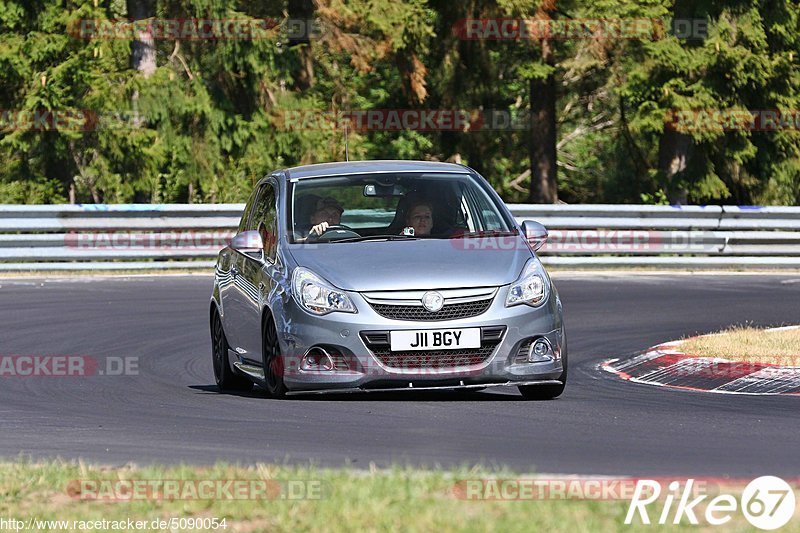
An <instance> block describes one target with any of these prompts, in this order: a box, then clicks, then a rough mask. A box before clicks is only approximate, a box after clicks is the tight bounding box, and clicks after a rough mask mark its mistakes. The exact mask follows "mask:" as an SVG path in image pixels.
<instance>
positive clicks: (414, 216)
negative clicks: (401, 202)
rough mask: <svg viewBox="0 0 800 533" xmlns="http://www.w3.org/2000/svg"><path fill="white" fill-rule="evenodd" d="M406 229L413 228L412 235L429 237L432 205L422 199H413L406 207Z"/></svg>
mask: <svg viewBox="0 0 800 533" xmlns="http://www.w3.org/2000/svg"><path fill="white" fill-rule="evenodd" d="M405 223H406V227H412V228H414V235H430V234H431V229H432V228H433V204H431V202H429V201H428V200H425V199H423V198H416V199H414V200H413V201H412V202H411V204H410V205H409V206H408V211H407V212H406V218H405Z"/></svg>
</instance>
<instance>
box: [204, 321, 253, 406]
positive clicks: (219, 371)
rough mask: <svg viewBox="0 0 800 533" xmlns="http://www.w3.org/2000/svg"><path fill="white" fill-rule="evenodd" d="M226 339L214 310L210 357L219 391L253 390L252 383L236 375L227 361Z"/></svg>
mask: <svg viewBox="0 0 800 533" xmlns="http://www.w3.org/2000/svg"><path fill="white" fill-rule="evenodd" d="M229 348H230V346H229V345H228V339H227V338H225V331H223V329H222V320H221V319H220V317H219V313H218V312H217V311H216V310H215V311H214V315H213V317H212V318H211V355H212V362H213V364H214V380H215V381H216V382H217V387H219V390H220V391H223V392H224V391H239V392H248V391H250V390H252V389H253V382H252V381H250V380H249V379H247V378H246V377H244V376H241V375H239V374H237V373H236V372H235V371H234V370H233V368H231V364H230V362H229V361H228V349H229Z"/></svg>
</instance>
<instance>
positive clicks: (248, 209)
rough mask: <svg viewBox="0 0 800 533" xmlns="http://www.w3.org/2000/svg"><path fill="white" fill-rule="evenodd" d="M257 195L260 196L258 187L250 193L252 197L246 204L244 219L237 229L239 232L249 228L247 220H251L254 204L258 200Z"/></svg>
mask: <svg viewBox="0 0 800 533" xmlns="http://www.w3.org/2000/svg"><path fill="white" fill-rule="evenodd" d="M256 196H258V189H256V190H254V191H253V192H252V194H250V198H249V199H248V200H247V204H246V205H245V206H244V212H243V213H242V219H241V220H240V221H239V229H237V230H236V232H237V233H241V232H243V231H245V230H246V229H247V221H248V220H250V213H252V211H253V204H254V203H255V201H256Z"/></svg>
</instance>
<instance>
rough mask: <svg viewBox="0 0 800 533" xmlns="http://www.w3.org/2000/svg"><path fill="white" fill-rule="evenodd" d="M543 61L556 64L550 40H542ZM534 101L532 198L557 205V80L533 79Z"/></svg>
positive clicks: (531, 153) (532, 105) (531, 93)
mask: <svg viewBox="0 0 800 533" xmlns="http://www.w3.org/2000/svg"><path fill="white" fill-rule="evenodd" d="M541 43H542V61H543V62H544V63H545V64H547V65H550V66H553V65H554V64H555V62H554V58H553V51H552V49H551V46H550V41H549V40H548V39H542V41H541ZM530 100H531V137H530V147H529V148H530V149H529V154H530V160H531V190H530V195H529V201H530V202H532V203H536V204H554V203H556V202H557V201H558V179H557V175H556V169H557V166H556V80H555V76H554V75H553V74H550V75H549V76H548V77H547V78H545V79H541V78H534V79H531V80H530Z"/></svg>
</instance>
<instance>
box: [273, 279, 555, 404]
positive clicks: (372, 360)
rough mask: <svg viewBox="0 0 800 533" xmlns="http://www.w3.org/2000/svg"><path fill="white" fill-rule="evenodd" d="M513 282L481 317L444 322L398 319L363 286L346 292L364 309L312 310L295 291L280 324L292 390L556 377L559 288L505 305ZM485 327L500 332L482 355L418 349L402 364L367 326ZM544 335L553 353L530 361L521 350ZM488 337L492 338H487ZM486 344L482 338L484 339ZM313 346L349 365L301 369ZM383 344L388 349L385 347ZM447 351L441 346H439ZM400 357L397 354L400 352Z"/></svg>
mask: <svg viewBox="0 0 800 533" xmlns="http://www.w3.org/2000/svg"><path fill="white" fill-rule="evenodd" d="M507 291H508V287H500V288H499V290H498V292H497V294H496V296H495V298H494V300H493V301H492V304H491V305H490V307H489V308H488V309H487V310H486V311H485V312H483V313H482V314H480V315H479V316H475V317H471V318H464V319H455V320H446V321H428V322H421V321H407V320H393V319H388V318H385V317H383V316H380V315H379V314H377V313H376V312H375V310H374V309H373V308H372V306H371V305H370V304H369V303H368V302H367V301H366V300H365V299H364V298H363V297H362V296H361V295H360V294H359V293H357V292H348V293H347V294H348V296H349V297H350V298H351V300H352V301H353V303H354V305H355V306H356V308H357V309H358V313H355V314H350V313H331V314H329V315H325V316H314V315H311V314H309V313H307V312H306V311H304V310H303V309H301V308H300V307H299V306H298V305H297V304H296V302H295V301H294V300H293V299H291V298H289V299H288V300H287V301H286V302H285V305H284V308H283V310H282V313H281V314H280V315H279V316H282V317H283V321H282V324H279V325H278V331H279V339H280V342H281V348H282V352H283V355H284V382H285V383H286V386H287V388H288V389H289V390H290V391H292V392H311V391H323V392H354V391H364V390H369V391H387V390H399V389H403V390H405V389H411V390H430V389H448V388H479V387H485V386H492V385H498V386H499V385H528V384H547V383H549V382H552V383H551V384H555V381H554V380H556V379H558V378H559V377H560V376H561V373H562V371H563V366H562V359H563V358H564V357H565V356H566V354H565V353H564V350H565V346H566V345H565V342H564V332H563V324H562V317H561V304H560V301H559V299H558V293H557V292H556V290H555V288H554V287H552V286H551V290H550V295H549V298H548V301H547V302H545V304H544V305H542V306H541V307H538V308H532V307H529V306H526V305H518V306H514V307H506V306H505V299H506V293H507ZM472 327H478V328H482V331H483V332H486V333H487V334H492V335H495V336H497V333H498V331H501V334H500V335H499V339H495V340H497V342H495V343H494V344H492V345H490V346H488V345H487V346H488V347H489V348H491V350H490V353H489V350H487V352H486V353H488V355H486V356H485V357H482V358H481V360H480V361H475V360H470V359H468V358H467V359H462V360H459V361H458V362H457V363H456V364H455V365H454V366H453V365H447V366H441V365H438V366H437V364H426V363H431V362H433V361H434V360H435V357H436V355H435V354H432V355H431V357H430V358H427V357H426V354H425V352H421V353H420V356H421V358H422V359H424V360H425V361H424V362H422V363H420V362H416V363H414V365H412V366H407V367H406V366H403V365H401V366H402V367H399V366H396V365H391V366H390V365H389V364H387V363H386V358H383V359H381V357H379V356H376V353H378V350H377V347H376V345H375V344H372V343H369V339H368V336H367V335H365V334H366V333H376V332H378V333H386V332H388V331H395V330H425V329H443V328H472ZM538 337H544V338H546V339H547V341H548V342H549V344H550V346H551V347H552V352H553V354H552V356H551V357H545V358H542V360H540V361H538V362H527V358H526V357H524V356H522V355H521V349H524V346H526V343H527V345H529V344H530V343H531V342H532V340H533V339H535V338H538ZM486 338H489V337H486ZM482 346H483V344H482ZM314 347H323V348H324V349H325V350H326V351H329V352H332V353H335V354H337V355H341V358H339V359H340V360H341V361H343V362H344V363H345V364H342V365H337V369H334V370H301V368H300V366H301V361H302V359H303V357H304V356H305V355H306V354H307V353H308V352H309V350H311V349H312V348H314ZM384 348H385V350H388V348H387V347H385V346H384ZM385 350H384V353H385ZM440 354H441V352H440ZM394 360H395V361H396V360H397V359H396V358H395V359H394Z"/></svg>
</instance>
